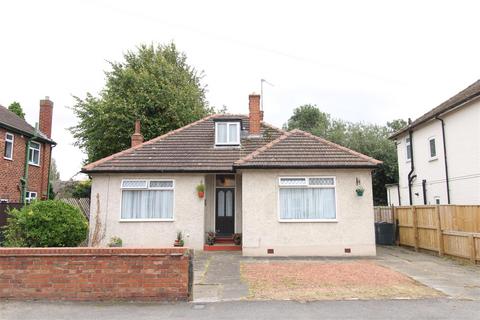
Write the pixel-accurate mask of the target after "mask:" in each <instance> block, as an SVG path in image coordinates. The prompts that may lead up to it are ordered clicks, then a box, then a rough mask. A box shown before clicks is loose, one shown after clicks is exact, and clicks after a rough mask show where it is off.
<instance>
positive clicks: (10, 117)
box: [0, 97, 55, 203]
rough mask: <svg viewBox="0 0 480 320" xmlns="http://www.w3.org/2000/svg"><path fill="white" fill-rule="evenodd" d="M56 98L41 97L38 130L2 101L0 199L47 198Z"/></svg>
mask: <svg viewBox="0 0 480 320" xmlns="http://www.w3.org/2000/svg"><path fill="white" fill-rule="evenodd" d="M52 114H53V102H52V101H50V99H49V98H48V97H46V98H45V99H44V100H40V112H39V125H38V130H37V129H36V128H34V127H32V126H31V125H29V124H28V123H27V122H26V121H25V120H23V119H22V118H20V117H19V116H17V115H16V114H15V113H13V112H11V111H9V110H8V109H7V108H5V107H3V106H1V105H0V153H1V155H2V156H1V157H0V177H1V179H0V202H10V203H15V202H23V201H30V200H32V199H37V198H38V199H46V198H47V196H48V179H49V172H50V170H49V169H50V162H51V153H52V148H53V146H55V142H54V141H53V140H52V139H51V134H52Z"/></svg>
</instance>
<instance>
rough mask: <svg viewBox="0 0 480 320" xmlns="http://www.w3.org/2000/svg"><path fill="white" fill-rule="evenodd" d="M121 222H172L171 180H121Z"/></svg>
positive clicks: (172, 184) (172, 185) (172, 187)
mask: <svg viewBox="0 0 480 320" xmlns="http://www.w3.org/2000/svg"><path fill="white" fill-rule="evenodd" d="M121 188H122V206H121V220H173V201H174V194H173V193H174V181H173V180H164V179H158V180H123V181H122V185H121Z"/></svg>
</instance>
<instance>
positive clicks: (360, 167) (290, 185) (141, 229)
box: [83, 94, 380, 256]
mask: <svg viewBox="0 0 480 320" xmlns="http://www.w3.org/2000/svg"><path fill="white" fill-rule="evenodd" d="M249 111H250V112H249V115H248V116H246V115H230V114H214V115H210V116H207V117H205V118H203V119H201V120H199V121H196V122H193V123H191V124H189V125H187V126H185V127H182V128H179V129H177V130H174V131H171V132H169V133H167V134H164V135H162V136H159V137H156V138H154V139H152V140H150V141H146V142H143V137H142V135H141V133H140V123H139V122H138V121H137V123H136V126H135V133H134V134H133V136H132V147H131V148H130V149H127V150H124V151H121V152H119V153H116V154H114V155H111V156H109V157H106V158H104V159H101V160H98V161H96V162H94V163H90V164H88V165H86V166H85V167H84V168H83V172H85V173H87V174H89V175H90V176H91V178H92V201H91V211H90V212H91V219H90V223H91V228H90V229H91V230H92V232H93V230H101V232H102V233H104V236H103V237H102V238H103V240H102V243H101V244H102V245H104V244H106V243H107V242H108V241H109V239H110V238H111V237H114V236H115V237H120V238H121V239H122V240H123V244H124V245H125V246H140V247H145V246H148V247H157V246H172V244H173V242H174V240H175V237H176V233H177V232H178V231H182V233H183V234H184V239H185V245H186V246H188V247H190V248H193V249H195V250H203V249H204V248H205V246H204V244H205V241H206V233H208V232H215V233H216V235H217V236H223V237H231V236H232V235H233V234H242V245H241V247H240V249H241V250H242V251H243V254H244V255H249V256H263V255H267V254H268V255H278V256H342V255H356V256H361V255H375V236H374V229H373V224H374V220H373V201H372V184H371V181H372V177H371V172H372V170H373V169H375V167H377V165H378V164H379V163H380V161H378V160H375V159H373V158H370V157H368V156H365V155H363V154H360V153H358V152H355V151H353V150H350V149H347V148H345V147H342V146H339V145H337V144H335V143H332V142H329V141H327V140H325V139H322V138H320V137H317V136H314V135H312V134H310V133H307V132H303V131H301V130H292V131H289V132H286V131H284V130H281V129H278V128H275V127H274V126H272V125H269V124H267V123H265V122H263V111H262V110H260V96H259V95H257V94H252V95H250V96H249ZM199 185H201V186H202V185H203V186H204V189H205V193H204V195H202V194H200V193H198V192H197V191H196V188H197V186H199ZM362 190H363V191H362Z"/></svg>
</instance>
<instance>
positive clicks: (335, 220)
mask: <svg viewBox="0 0 480 320" xmlns="http://www.w3.org/2000/svg"><path fill="white" fill-rule="evenodd" d="M278 222H287V223H296V222H300V223H325V222H326V223H337V222H338V220H337V219H278Z"/></svg>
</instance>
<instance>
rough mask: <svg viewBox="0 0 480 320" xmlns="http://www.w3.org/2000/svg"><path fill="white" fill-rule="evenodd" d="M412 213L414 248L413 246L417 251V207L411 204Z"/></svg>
mask: <svg viewBox="0 0 480 320" xmlns="http://www.w3.org/2000/svg"><path fill="white" fill-rule="evenodd" d="M412 215H413V238H414V248H415V251H418V217H417V208H416V207H415V206H412Z"/></svg>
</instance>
